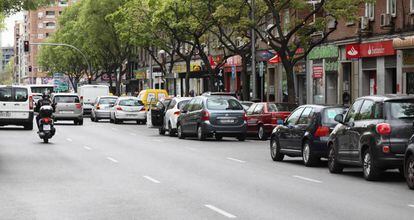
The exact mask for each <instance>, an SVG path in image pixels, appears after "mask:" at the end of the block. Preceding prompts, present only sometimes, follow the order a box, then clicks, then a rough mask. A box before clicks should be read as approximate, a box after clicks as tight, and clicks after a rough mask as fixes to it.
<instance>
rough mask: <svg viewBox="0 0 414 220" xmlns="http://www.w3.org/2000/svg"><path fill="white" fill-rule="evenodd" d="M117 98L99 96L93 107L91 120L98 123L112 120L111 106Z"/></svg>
mask: <svg viewBox="0 0 414 220" xmlns="http://www.w3.org/2000/svg"><path fill="white" fill-rule="evenodd" d="M117 99H118V97H116V96H99V97H98V98H96V100H95V103H94V104H93V107H92V112H91V120H92V121H94V122H98V121H99V120H101V119H110V118H111V110H110V109H111V106H112V105H114V104H115V102H116V100H117Z"/></svg>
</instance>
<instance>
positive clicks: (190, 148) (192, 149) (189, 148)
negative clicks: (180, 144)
mask: <svg viewBox="0 0 414 220" xmlns="http://www.w3.org/2000/svg"><path fill="white" fill-rule="evenodd" d="M187 149H188V150H191V151H196V149H194V148H192V147H187Z"/></svg>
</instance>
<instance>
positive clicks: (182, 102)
mask: <svg viewBox="0 0 414 220" xmlns="http://www.w3.org/2000/svg"><path fill="white" fill-rule="evenodd" d="M189 102H190V100H184V101H181V102H179V103H178V105H177V108H178V109H181V108H182V107H184V106H185V105H187V103H189Z"/></svg>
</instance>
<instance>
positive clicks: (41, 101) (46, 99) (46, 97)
mask: <svg viewBox="0 0 414 220" xmlns="http://www.w3.org/2000/svg"><path fill="white" fill-rule="evenodd" d="M45 105H50V106H51V105H52V101H51V100H50V96H49V93H48V92H45V93H43V94H42V99H39V101H37V104H36V108H35V112H39V111H40V108H41V107H42V106H45ZM40 119H41V117H40V114H38V115H37V116H36V123H37V127H38V128H39V126H40V125H39V121H40Z"/></svg>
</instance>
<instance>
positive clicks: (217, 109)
mask: <svg viewBox="0 0 414 220" xmlns="http://www.w3.org/2000/svg"><path fill="white" fill-rule="evenodd" d="M246 120H247V117H246V113H245V111H244V109H243V106H242V105H241V104H240V102H239V101H238V100H237V99H235V98H234V97H231V96H198V97H195V98H193V99H191V101H190V102H189V103H188V104H187V105H185V107H184V108H183V109H182V111H181V114H180V116H179V117H178V122H177V134H178V137H179V138H180V139H183V138H185V137H186V136H187V135H197V138H198V139H199V140H201V141H202V140H205V139H206V138H207V137H211V136H213V135H214V136H215V138H216V140H221V139H222V138H223V137H236V138H237V139H238V140H239V141H244V140H245V139H246V129H247V122H246Z"/></svg>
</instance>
